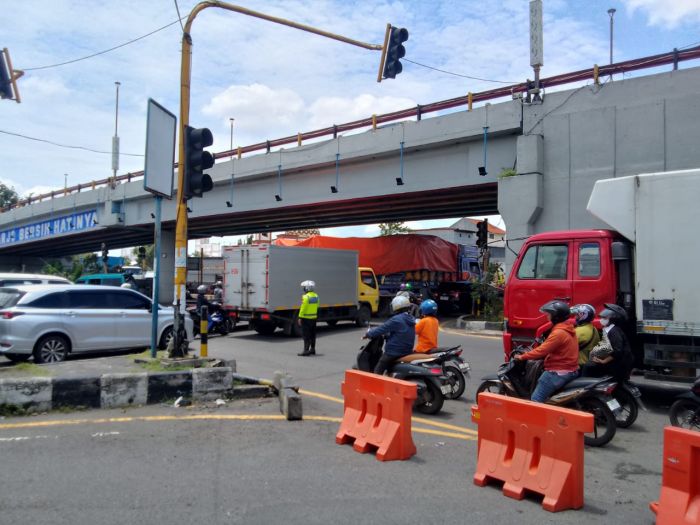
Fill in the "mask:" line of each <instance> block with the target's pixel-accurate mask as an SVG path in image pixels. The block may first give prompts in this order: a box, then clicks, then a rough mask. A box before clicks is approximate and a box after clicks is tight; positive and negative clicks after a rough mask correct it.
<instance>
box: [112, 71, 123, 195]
mask: <svg viewBox="0 0 700 525" xmlns="http://www.w3.org/2000/svg"><path fill="white" fill-rule="evenodd" d="M114 85H115V86H116V88H117V96H116V103H115V106H114V137H112V187H114V185H115V184H116V183H117V171H118V170H119V135H118V130H119V86H121V82H119V81H116V82H115V83H114Z"/></svg>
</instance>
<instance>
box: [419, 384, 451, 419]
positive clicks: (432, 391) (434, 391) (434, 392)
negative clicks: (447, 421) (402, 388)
mask: <svg viewBox="0 0 700 525" xmlns="http://www.w3.org/2000/svg"><path fill="white" fill-rule="evenodd" d="M444 403H445V397H444V396H443V395H442V391H441V390H440V389H439V388H438V387H437V386H435V384H434V383H432V382H431V381H426V382H425V390H424V391H423V393H422V394H421V395H420V396H419V397H418V399H416V400H415V402H414V403H413V406H414V407H415V408H416V410H418V412H420V413H422V414H430V415H432V414H437V413H438V412H440V410H442V405H443V404H444Z"/></svg>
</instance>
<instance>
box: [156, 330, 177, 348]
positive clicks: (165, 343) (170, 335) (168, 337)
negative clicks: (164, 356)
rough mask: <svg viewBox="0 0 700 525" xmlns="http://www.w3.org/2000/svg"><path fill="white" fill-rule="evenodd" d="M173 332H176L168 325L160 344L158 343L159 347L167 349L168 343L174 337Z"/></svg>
mask: <svg viewBox="0 0 700 525" xmlns="http://www.w3.org/2000/svg"><path fill="white" fill-rule="evenodd" d="M173 334H174V332H173V327H172V326H168V327H167V328H166V329H165V330H164V331H163V335H161V336H160V344H159V345H158V348H159V349H160V350H165V349H166V348H168V344H170V341H171V340H172V338H173Z"/></svg>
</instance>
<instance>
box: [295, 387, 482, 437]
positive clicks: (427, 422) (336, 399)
mask: <svg viewBox="0 0 700 525" xmlns="http://www.w3.org/2000/svg"><path fill="white" fill-rule="evenodd" d="M299 393H301V394H303V395H305V396H311V397H318V398H319V399H325V400H326V401H333V402H334V403H340V404H343V403H344V401H343V399H342V398H340V397H333V396H328V395H326V394H321V393H320V392H310V391H309V390H305V389H302V388H300V389H299ZM411 419H412V420H413V421H415V422H416V423H423V424H424V425H432V426H435V427H440V428H446V429H449V430H456V431H457V432H465V433H467V434H474V435H476V434H478V432H477V431H476V430H472V429H470V428H464V427H458V426H456V425H450V424H449V423H441V422H439V421H433V420H431V419H425V418H422V417H416V416H413V417H412V418H411Z"/></svg>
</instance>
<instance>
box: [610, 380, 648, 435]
mask: <svg viewBox="0 0 700 525" xmlns="http://www.w3.org/2000/svg"><path fill="white" fill-rule="evenodd" d="M612 397H613V398H614V399H616V400H617V402H618V403H619V404H620V410H619V411H618V412H617V413H616V414H615V422H616V424H617V426H618V427H619V428H628V427H630V426H632V424H633V423H634V422H635V421H637V416H638V415H639V409H640V408H641V409H642V410H646V409H647V408H646V406H644V403H643V402H642V393H641V392H640V391H639V388H637V387H636V386H635V385H634V384H632V383H630V382H629V381H622V382H620V383H618V384H617V386H616V387H615V390H613V393H612Z"/></svg>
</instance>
